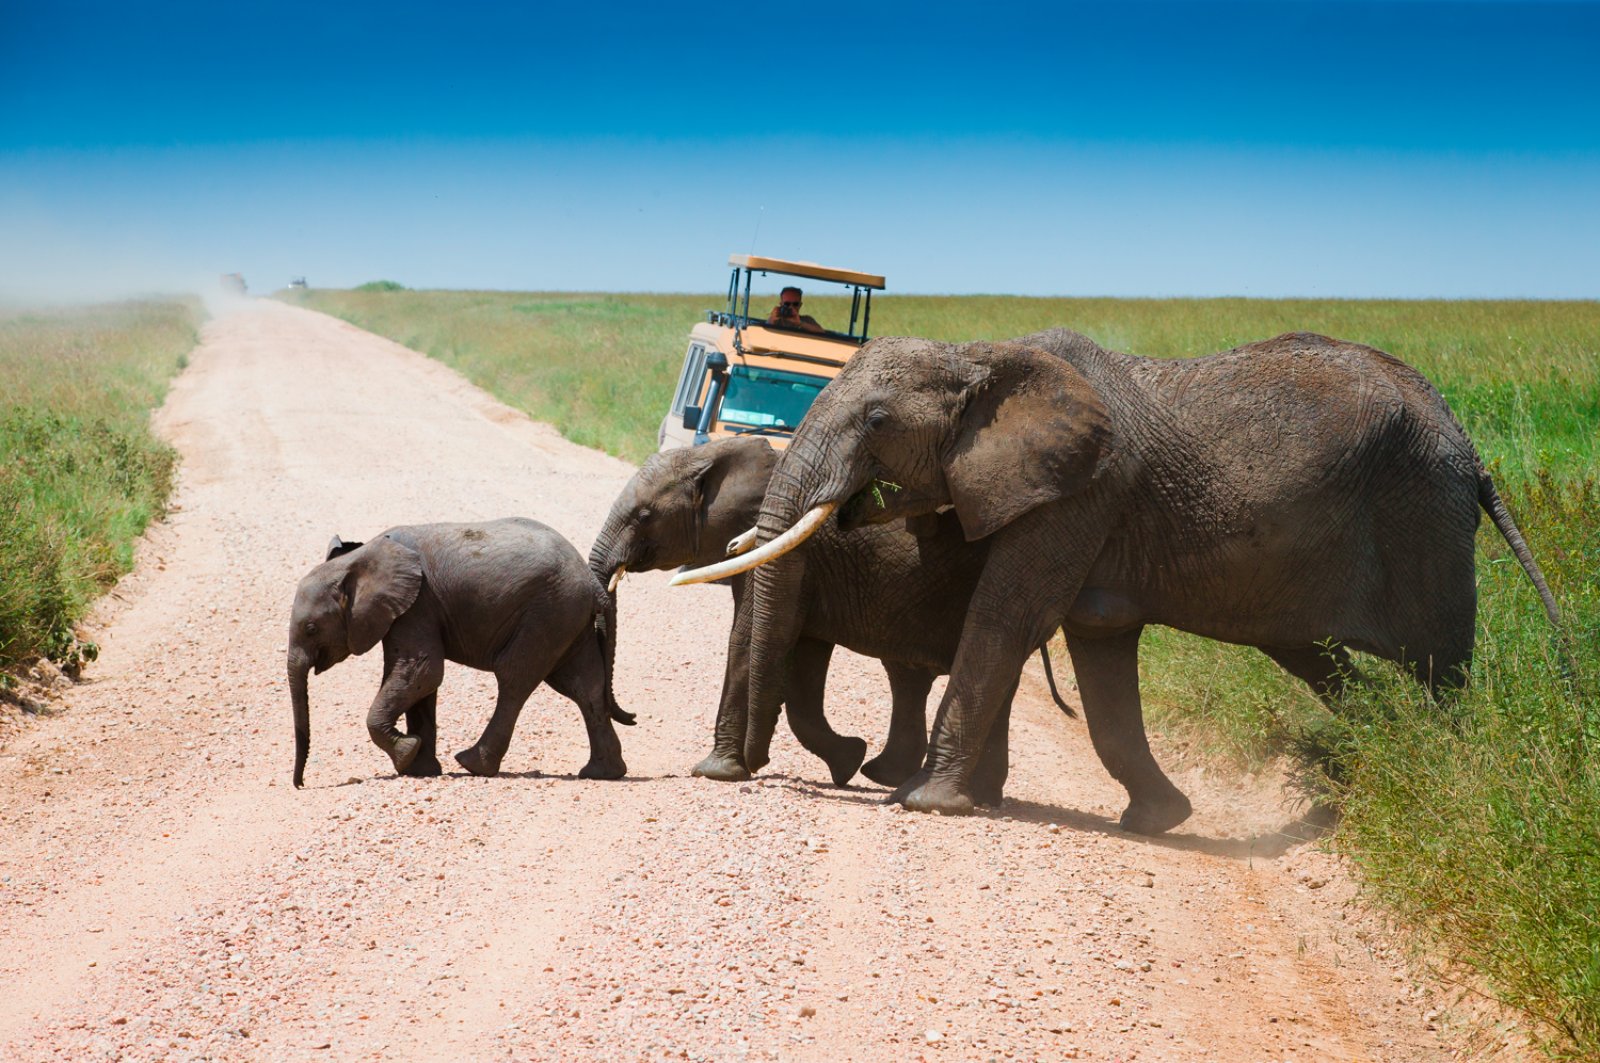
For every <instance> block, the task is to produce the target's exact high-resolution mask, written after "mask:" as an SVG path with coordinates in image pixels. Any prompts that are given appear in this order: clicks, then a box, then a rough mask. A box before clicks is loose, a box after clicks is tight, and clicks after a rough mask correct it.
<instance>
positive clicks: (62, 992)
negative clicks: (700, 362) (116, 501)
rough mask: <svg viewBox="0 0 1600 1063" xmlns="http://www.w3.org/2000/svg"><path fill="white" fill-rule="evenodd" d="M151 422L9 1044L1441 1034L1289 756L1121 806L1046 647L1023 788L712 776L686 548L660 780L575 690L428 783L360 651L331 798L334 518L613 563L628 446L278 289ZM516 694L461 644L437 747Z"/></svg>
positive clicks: (663, 703) (422, 1044)
mask: <svg viewBox="0 0 1600 1063" xmlns="http://www.w3.org/2000/svg"><path fill="white" fill-rule="evenodd" d="M159 423H160V426H161V429H162V431H163V432H164V433H165V434H166V435H167V436H168V437H169V438H170V439H171V440H172V441H173V443H174V444H175V445H176V446H177V447H178V449H179V450H180V451H181V453H182V456H183V474H182V481H181V488H180V491H179V495H178V498H177V502H178V508H177V509H176V510H175V512H174V514H173V516H172V517H171V519H170V521H169V522H168V523H167V524H165V525H163V526H161V527H159V528H157V529H155V530H154V532H153V533H152V535H151V537H150V539H149V541H148V543H147V544H146V545H145V547H144V548H143V550H142V554H141V561H140V564H139V567H138V570H137V571H136V572H135V573H134V574H133V575H132V576H130V577H129V578H128V579H127V580H125V581H124V582H123V584H121V585H120V586H119V588H118V590H117V592H116V594H115V596H114V597H113V598H112V599H110V600H108V603H107V607H106V608H105V609H103V610H102V616H101V617H100V619H99V624H100V627H99V633H100V638H101V642H102V644H103V655H102V657H101V660H100V662H99V663H98V664H97V665H95V666H94V667H93V668H92V669H91V673H90V677H89V682H87V683H86V684H84V685H82V686H79V687H78V688H76V689H75V690H74V691H73V692H71V693H70V694H69V695H68V696H67V698H66V699H65V701H64V704H63V709H64V711H62V712H60V713H59V714H58V715H55V716H52V717H49V718H46V719H43V720H41V721H39V722H38V723H37V724H36V725H34V726H32V727H31V728H29V729H28V730H27V731H26V732H25V733H23V734H22V735H20V736H19V737H17V738H15V739H14V740H13V741H12V742H11V743H10V745H9V747H8V748H6V749H5V750H4V751H3V752H0V1046H3V1047H0V1058H5V1059H19V1060H31V1059H70V1060H85V1059H97V1058H122V1059H186V1058H196V1059H200V1058H210V1059H230V1060H231V1059H244V1060H254V1059H262V1060H279V1059H284V1060H298V1059H307V1060H330V1059H336V1060H344V1059H408V1060H409V1059H417V1060H432V1059H453V1060H458V1059H472V1060H478V1059H496V1058H515V1059H572V1058H584V1057H592V1058H601V1059H643V1058H687V1059H736V1058H752V1059H764V1058H781V1059H796V1060H845V1059H850V1060H856V1059H860V1060H880V1059H881V1060H906V1059H916V1058H921V1057H926V1058H929V1059H950V1060H958V1059H960V1060H965V1059H989V1058H1019V1059H1062V1058H1069V1059H1070V1058H1083V1059H1121V1060H1134V1059H1138V1060H1190V1059H1201V1058H1206V1059H1215V1060H1258V1059H1259V1060H1266V1059H1273V1060H1280V1059H1285V1058H1292V1059H1298V1060H1308V1059H1329V1060H1334V1059H1336V1060H1384V1061H1391V1060H1421V1059H1437V1058H1445V1057H1446V1056H1447V1055H1448V1053H1447V1052H1446V1050H1445V1049H1444V1048H1443V1047H1441V1043H1440V1041H1439V1040H1438V1038H1439V1037H1440V1036H1441V1035H1439V1034H1437V1033H1434V1032H1431V1029H1430V1026H1429V1023H1428V1019H1430V1018H1432V1016H1431V1015H1427V1014H1425V1013H1427V1012H1428V1009H1429V1005H1428V1003H1427V1002H1426V1001H1425V1000H1424V999H1423V998H1422V996H1421V995H1420V994H1418V993H1417V992H1416V991H1415V990H1413V989H1411V988H1410V987H1409V985H1408V984H1407V983H1406V982H1405V981H1403V980H1402V979H1401V976H1400V974H1399V968H1398V967H1397V966H1396V965H1395V964H1394V962H1393V961H1391V960H1389V959H1386V958H1385V953H1384V946H1383V944H1382V941H1381V938H1379V937H1377V936H1374V935H1373V934H1372V932H1371V928H1370V925H1369V922H1368V921H1367V920H1366V919H1364V918H1363V917H1362V916H1361V915H1360V913H1359V911H1358V910H1356V909H1353V908H1351V907H1349V905H1348V903H1347V902H1348V898H1349V896H1350V893H1351V888H1350V885H1349V882H1348V880H1347V879H1346V878H1345V877H1344V876H1343V875H1342V874H1341V873H1340V872H1339V870H1338V867H1337V865H1336V864H1335V863H1334V862H1333V860H1332V859H1331V858H1329V857H1328V856H1326V855H1324V854H1322V853H1319V852H1317V851H1316V850H1315V848H1314V847H1312V846H1308V845H1305V844H1302V843H1299V842H1297V841H1296V840H1295V838H1296V837H1297V832H1303V827H1304V825H1303V824H1302V823H1300V822H1299V821H1298V820H1297V816H1296V813H1295V812H1294V811H1292V809H1290V807H1289V806H1288V805H1287V804H1285V803H1284V801H1283V799H1282V797H1281V795H1280V791H1279V790H1278V788H1277V787H1276V786H1273V785H1267V784H1256V785H1254V786H1242V785H1236V784H1232V783H1225V782H1221V781H1219V780H1216V779H1214V778H1212V777H1209V776H1204V775H1200V774H1197V773H1189V774H1180V775H1179V782H1180V785H1183V786H1184V788H1185V789H1186V790H1187V791H1188V792H1189V794H1190V795H1191V796H1192V797H1193V798H1194V801H1195V805H1196V807H1197V809H1199V811H1198V813H1197V814H1196V816H1195V817H1194V819H1192V820H1191V821H1190V822H1189V823H1187V824H1185V825H1184V826H1183V827H1181V828H1180V829H1179V830H1178V832H1177V833H1175V834H1174V835H1173V836H1171V837H1169V838H1166V839H1161V840H1149V839H1143V838H1137V837H1131V836H1127V835H1124V834H1122V833H1120V832H1119V831H1118V830H1117V829H1116V826H1115V817H1116V814H1117V813H1118V812H1119V811H1120V809H1121V806H1122V794H1121V792H1120V790H1119V789H1118V788H1117V787H1116V786H1115V785H1114V784H1113V783H1112V782H1111V780H1110V779H1109V777H1108V776H1107V775H1106V773H1105V772H1104V770H1103V769H1102V768H1101V767H1100V765H1099V764H1098V762H1097V761H1096V760H1095V759H1094V756H1093V754H1092V752H1091V750H1090V748H1089V741H1088V737H1087V734H1086V732H1085V731H1084V728H1083V725H1082V722H1081V721H1079V720H1068V719H1066V718H1065V717H1063V716H1062V715H1061V714H1060V713H1059V712H1058V711H1057V710H1056V709H1055V708H1054V707H1053V706H1052V705H1051V704H1050V702H1049V701H1048V699H1047V698H1046V697H1044V696H1042V694H1041V691H1040V683H1039V682H1038V678H1037V676H1033V677H1031V678H1030V679H1028V680H1027V681H1025V683H1024V696H1023V697H1021V698H1020V699H1019V702H1018V705H1017V710H1016V717H1015V722H1014V723H1013V728H1014V730H1013V739H1012V747H1013V750H1014V761H1013V766H1012V774H1011V782H1010V784H1009V786H1008V790H1007V794H1008V800H1007V802H1006V805H1005V807H1004V809H1003V810H1002V811H1001V812H1000V813H999V814H994V815H987V816H978V817H974V818H970V819H944V818H939V817H927V816H917V815H913V814H909V813H905V812H903V811H901V810H899V809H898V808H892V807H885V806H883V805H882V804H880V803H879V799H880V797H881V795H882V791H881V790H878V789H876V788H874V787H871V786H870V785H863V786H860V787H852V788H848V789H835V788H832V787H830V786H828V785H826V772H825V771H824V770H823V769H822V765H821V764H820V763H819V762H817V761H814V760H812V759H811V758H809V757H808V756H807V755H806V754H805V753H804V752H803V751H801V750H800V749H799V747H798V745H796V744H795V743H794V741H793V739H792V738H791V737H789V736H788V735H787V732H786V731H785V732H784V733H783V734H781V735H780V738H779V741H778V742H777V743H776V744H775V748H774V755H773V763H772V765H771V766H770V768H769V769H768V770H767V771H766V772H764V773H763V775H762V776H761V777H760V778H759V779H757V780H755V781H753V782H749V783H744V784H739V785H728V784H720V783H713V782H709V781H706V780H700V779H692V778H689V777H688V769H689V767H690V766H691V765H693V764H694V763H695V761H696V760H698V759H699V757H700V756H701V755H702V754H703V753H704V752H705V751H706V750H707V749H708V748H709V735H710V727H711V721H712V717H713V714H714V710H715V706H716V701H717V691H718V687H719V684H720V678H721V662H722V652H723V651H722V647H723V639H724V637H725V634H724V633H725V631H726V626H727V621H728V618H729V615H730V612H731V610H730V606H729V602H728V598H727V592H726V591H725V590H724V589H721V588H717V587H697V588H686V589H678V590H674V589H669V588H668V587H667V586H666V577H665V576H664V575H661V574H647V575H643V576H631V577H629V579H628V580H627V582H626V583H624V584H623V588H622V615H621V621H620V624H621V634H620V651H619V657H618V675H617V689H618V693H619V698H620V700H621V702H622V704H623V705H624V707H626V708H628V709H630V710H632V711H635V712H637V713H638V714H639V725H638V726H637V727H635V728H632V729H624V730H623V731H622V738H623V745H624V751H625V754H626V757H627V761H628V764H629V768H630V771H629V776H628V778H627V779H626V780H625V781H621V782H611V783H606V782H587V781H579V780H577V779H576V778H575V777H574V773H575V772H576V770H577V769H578V767H579V766H581V765H582V764H583V762H584V759H585V755H586V745H585V740H584V733H583V728H582V725H581V722H580V720H579V717H578V714H577V710H576V709H575V708H574V707H573V706H572V705H571V704H569V703H567V702H565V701H564V700H562V699H561V698H559V697H558V696H556V695H553V694H551V693H550V692H548V691H546V690H541V691H540V692H539V693H537V694H536V695H535V696H534V698H533V700H532V701H531V702H530V704H529V707H528V709H527V711H526V712H525V713H524V715H523V718H522V723H521V726H520V728H519V730H518V732H517V737H516V739H515V741H514V743H513V745H512V749H511V753H510V755H509V756H508V757H507V759H506V763H505V774H503V775H502V777H501V778H499V779H494V780H482V779H476V778H471V777H468V776H466V775H464V774H461V773H457V774H453V775H446V777H444V778H441V779H432V780H412V779H395V778H393V777H392V776H391V774H390V771H389V765H388V761H387V759H386V758H385V757H384V756H383V755H382V754H381V753H379V752H378V751H377V750H376V749H374V748H373V747H372V746H371V745H370V743H369V742H368V740H367V736H366V731H365V727H364V722H363V720H364V716H365V710H366V705H367V703H368V701H369V700H370V698H371V695H372V693H373V691H374V690H375V688H376V682H377V674H378V669H379V667H380V661H379V655H378V654H369V655H368V656H367V657H365V658H361V659H358V660H353V661H351V662H349V663H347V664H345V665H343V666H341V667H339V668H336V669H334V670H333V671H331V672H328V673H325V674H324V675H322V676H320V677H313V679H312V686H311V698H312V754H311V761H310V765H309V768H308V771H307V788H306V789H305V790H303V791H299V792H297V791H295V790H294V789H293V788H292V787H291V786H290V785H289V776H290V767H291V763H292V741H291V728H290V712H289V697H288V692H287V689H286V685H285V679H284V639H285V627H286V624H287V615H288V606H289V602H290V599H291V597H292V594H293V590H294V586H295V583H296V581H297V580H298V578H299V577H300V575H301V574H303V572H304V571H305V570H306V569H307V568H309V567H310V566H311V565H312V564H314V563H315V562H316V561H317V560H320V558H321V555H322V550H323V548H324V546H325V544H326V543H327V541H328V538H329V536H330V535H332V534H333V533H334V532H338V533H340V534H341V535H343V536H344V537H346V538H355V539H365V538H367V537H369V536H371V535H373V534H374V533H376V532H378V531H380V530H382V529H383V528H384V527H387V526H388V525H391V524H396V523H411V522H420V521H430V520H464V519H473V518H490V517H498V516H504V515H509V514H525V515H529V516H533V517H537V518H539V519H541V520H543V521H545V522H546V523H548V524H551V525H552V526H554V527H555V528H557V529H558V530H560V531H561V532H562V533H563V534H565V535H567V536H568V537H569V538H571V539H572V540H573V542H574V543H575V544H577V546H578V548H579V549H580V550H582V551H584V552H587V550H588V547H589V543H590V539H591V537H592V535H593V534H594V532H595V530H596V529H597V528H598V527H599V525H600V522H601V518H602V516H603V514H604V512H605V510H606V508H607V506H608V505H609V503H610V500H611V499H612V497H613V496H614V495H615V493H616V491H617V490H618V489H619V488H620V487H621V485H622V484H623V482H624V481H625V480H626V478H627V477H628V475H629V473H630V471H631V470H630V469H629V468H628V466H626V465H625V464H623V463H622V462H620V461H616V460H614V459H612V458H609V457H606V456H604V455H602V454H598V453H596V452H593V451H589V450H584V449H582V448H579V447H576V446H573V445H572V444H570V443H567V442H565V441H564V440H562V439H561V438H560V437H558V436H557V435H556V434H555V433H554V431H553V430H551V429H549V428H547V427H545V426H542V425H538V424H533V423H531V422H529V421H527V420H526V419H525V418H524V417H522V416H521V415H520V414H517V413H515V412H513V411H511V410H509V409H507V408H505V407H504V406H501V405H500V404H498V403H496V402H494V401H493V400H492V399H489V398H488V397H486V396H485V395H483V394H482V393H481V392H479V391H477V390H476V389H474V388H472V387H470V386H468V385H467V384H465V383H464V382H463V381H461V380H460V379H459V378H458V377H456V376H455V375H453V374H452V373H451V372H449V371H448V370H446V369H445V368H443V367H442V366H440V365H438V364H437V363H434V362H431V361H429V360H428V359H426V358H424V357H422V356H421V355H418V354H415V353H413V352H410V351H407V350H405V349H403V348H401V347H398V346H396V345H394V344H392V343H389V342H388V341H385V340H382V339H378V338H376V337H373V336H370V335H368V334H366V333H364V332H361V331H359V330H357V329H355V328H353V327H351V326H349V325H345V324H343V323H340V322H336V321H334V320H332V319H330V318H327V317H323V316H320V315H317V314H314V313H311V312H309V311H304V310H299V309H293V308H289V307H285V306H281V305H278V304H274V303H262V304H259V305H256V306H254V307H253V308H251V309H249V310H246V311H243V312H240V313H237V314H234V315H231V316H229V317H226V318H224V319H221V320H218V321H215V322H213V323H212V324H210V325H208V326H207V328H206V331H205V335H204V343H203V345H202V346H201V347H200V349H198V350H197V351H196V352H195V353H194V354H193V356H192V358H191V365H190V367H189V368H188V370H187V371H186V372H185V373H184V374H183V376H182V377H181V378H180V379H179V380H178V382H177V384H176V386H175V387H174V389H173V392H172V394H171V396H170V398H169V400H168V402H167V405H166V407H165V408H164V409H163V410H162V411H161V413H160V415H159ZM1033 667H1034V668H1035V669H1036V668H1037V665H1034V666H1033ZM887 693H888V691H887V684H886V683H885V681H884V679H883V677H882V673H881V671H879V670H878V669H877V668H876V666H875V665H872V666H869V664H868V662H863V661H862V660H860V659H859V658H855V657H852V656H850V655H848V654H843V653H841V654H839V655H836V657H835V664H834V670H833V674H832V676H831V678H830V690H829V711H830V714H831V715H832V717H833V718H834V720H835V722H836V725H837V726H838V727H839V729H840V730H841V731H843V732H845V733H855V734H861V735H864V736H866V737H867V738H868V739H869V741H873V742H874V743H875V742H877V741H880V740H881V738H882V735H883V733H884V729H885V726H886V722H887V715H888V713H887ZM491 704H492V692H491V687H490V685H489V684H488V683H486V682H485V681H484V677H483V676H481V675H479V674H476V673H469V672H467V671H465V670H460V669H453V670H451V671H449V672H448V673H447V676H446V681H445V688H444V690H443V691H442V693H441V696H440V727H441V733H442V736H443V737H442V740H441V741H442V746H441V748H442V750H455V749H460V748H464V747H465V746H466V745H467V744H468V743H469V742H470V741H471V740H472V739H474V738H475V737H476V736H477V733H478V731H479V729H480V728H481V726H482V724H483V722H484V721H485V719H486V718H487V715H488V712H489V709H490V707H491ZM449 768H454V764H453V762H448V761H447V769H449ZM1285 832H1287V833H1285Z"/></svg>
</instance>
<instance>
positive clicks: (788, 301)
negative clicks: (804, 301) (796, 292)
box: [783, 299, 800, 306]
mask: <svg viewBox="0 0 1600 1063" xmlns="http://www.w3.org/2000/svg"><path fill="white" fill-rule="evenodd" d="M783 305H784V306H799V305H800V300H799V299H785V300H784V301H783Z"/></svg>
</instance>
